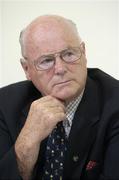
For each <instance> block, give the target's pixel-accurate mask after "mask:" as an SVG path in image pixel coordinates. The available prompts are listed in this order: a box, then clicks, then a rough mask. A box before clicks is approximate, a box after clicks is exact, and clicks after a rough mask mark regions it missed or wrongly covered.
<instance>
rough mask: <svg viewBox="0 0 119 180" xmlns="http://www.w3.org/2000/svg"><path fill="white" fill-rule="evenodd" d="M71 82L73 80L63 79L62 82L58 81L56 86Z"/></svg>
mask: <svg viewBox="0 0 119 180" xmlns="http://www.w3.org/2000/svg"><path fill="white" fill-rule="evenodd" d="M70 82H71V80H67V81H62V82H58V83H56V84H54V86H58V85H66V84H68V83H70Z"/></svg>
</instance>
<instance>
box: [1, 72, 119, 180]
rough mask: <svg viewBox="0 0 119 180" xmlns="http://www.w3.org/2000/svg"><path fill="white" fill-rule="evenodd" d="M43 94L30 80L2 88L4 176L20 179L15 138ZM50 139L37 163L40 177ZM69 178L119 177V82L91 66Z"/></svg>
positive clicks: (76, 125)
mask: <svg viewBox="0 0 119 180" xmlns="http://www.w3.org/2000/svg"><path fill="white" fill-rule="evenodd" d="M40 97H41V94H40V92H38V91H37V90H36V88H35V87H34V86H33V84H32V83H31V82H29V81H24V82H20V83H16V84H13V85H9V86H7V87H4V88H1V90H0V180H1V179H6V180H8V179H9V180H10V179H11V180H19V179H21V178H20V175H19V171H18V168H17V162H16V156H15V151H14V143H15V141H16V138H17V136H18V135H19V133H20V130H21V128H22V127H23V125H24V123H25V120H26V117H27V114H28V111H29V108H30V105H31V103H32V101H33V100H35V99H38V98H40ZM46 141H47V140H44V141H43V142H42V144H41V150H40V153H39V158H38V161H37V163H36V166H35V168H34V173H33V177H34V179H40V176H41V174H42V167H43V164H44V161H45V155H44V153H45V146H46ZM64 179H74V180H75V179H76V180H119V82H118V81H117V80H115V79H114V78H112V77H110V76H109V75H107V74H106V73H104V72H102V71H100V70H98V69H89V70H88V78H87V82H86V88H85V92H84V95H83V98H82V100H81V103H80V105H79V106H78V109H77V111H76V113H75V117H74V119H73V125H72V128H71V132H70V135H69V143H68V151H67V154H66V159H65V168H64Z"/></svg>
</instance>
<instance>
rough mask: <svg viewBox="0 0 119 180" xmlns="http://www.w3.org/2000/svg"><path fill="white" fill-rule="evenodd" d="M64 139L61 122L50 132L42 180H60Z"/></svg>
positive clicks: (63, 155)
mask: <svg viewBox="0 0 119 180" xmlns="http://www.w3.org/2000/svg"><path fill="white" fill-rule="evenodd" d="M66 150H67V148H66V137H65V130H64V127H63V124H62V122H60V123H58V124H57V126H56V128H55V129H54V130H53V131H52V133H51V134H50V136H49V139H48V142H47V149H46V163H45V166H44V175H43V179H44V180H49V179H50V180H62V179H63V178H62V177H63V168H64V167H63V166H64V157H65V152H66Z"/></svg>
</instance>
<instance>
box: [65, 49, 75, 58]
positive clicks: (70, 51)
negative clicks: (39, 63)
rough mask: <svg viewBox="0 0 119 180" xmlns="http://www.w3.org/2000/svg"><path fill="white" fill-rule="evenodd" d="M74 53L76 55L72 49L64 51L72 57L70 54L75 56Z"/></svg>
mask: <svg viewBox="0 0 119 180" xmlns="http://www.w3.org/2000/svg"><path fill="white" fill-rule="evenodd" d="M73 55H74V52H73V51H72V50H67V51H65V52H64V56H68V57H70V56H73Z"/></svg>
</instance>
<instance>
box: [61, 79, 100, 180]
mask: <svg viewBox="0 0 119 180" xmlns="http://www.w3.org/2000/svg"><path fill="white" fill-rule="evenodd" d="M98 120H99V91H98V86H97V84H95V83H94V82H93V81H92V80H91V79H89V78H88V79H87V83H86V87H85V92H84V95H83V97H82V100H81V102H80V104H79V106H78V109H77V111H76V113H75V116H74V119H73V124H72V128H71V132H70V135H69V139H68V151H67V154H66V159H65V165H64V166H65V169H64V176H65V178H66V179H70V178H71V177H73V178H74V179H77V178H78V179H79V178H80V176H81V172H82V168H83V166H84V164H85V161H86V159H87V156H88V153H89V150H90V148H91V145H92V144H93V142H94V140H95V136H96V130H97V124H98V123H97V122H98ZM78 167H79V168H78ZM76 169H78V171H77V172H76Z"/></svg>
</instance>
